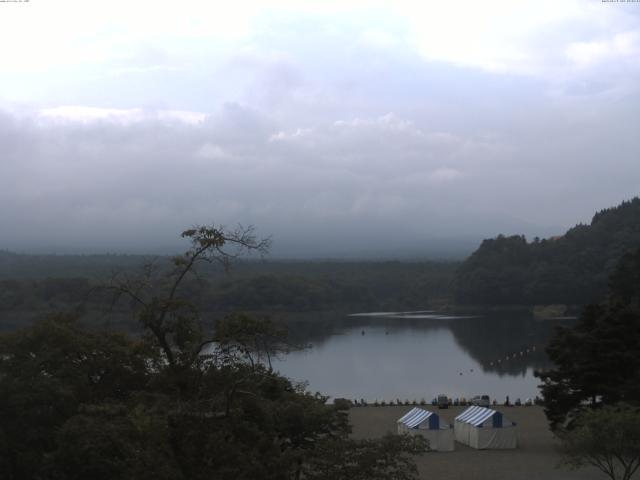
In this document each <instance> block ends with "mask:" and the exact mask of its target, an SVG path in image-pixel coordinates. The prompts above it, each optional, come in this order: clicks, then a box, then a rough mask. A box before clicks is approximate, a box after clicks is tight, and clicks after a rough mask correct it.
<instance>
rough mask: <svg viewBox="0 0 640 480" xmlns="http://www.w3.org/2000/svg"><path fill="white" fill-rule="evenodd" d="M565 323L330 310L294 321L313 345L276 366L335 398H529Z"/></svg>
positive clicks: (295, 331)
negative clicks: (546, 350)
mask: <svg viewBox="0 0 640 480" xmlns="http://www.w3.org/2000/svg"><path fill="white" fill-rule="evenodd" d="M567 324H570V322H567V321H562V322H560V321H550V320H545V321H537V320H534V319H532V318H531V317H530V316H523V315H517V314H508V315H504V314H502V315H496V314H491V315H478V316H452V315H443V314H437V313H434V312H407V313H402V312H373V313H369V314H367V313H362V314H355V315H349V316H347V315H325V316H323V317H322V318H318V319H306V320H303V321H299V322H293V323H292V324H291V327H290V329H291V332H292V335H293V336H294V338H295V339H296V340H297V341H299V342H304V343H307V344H308V345H310V348H308V349H306V350H303V351H296V352H292V353H290V354H288V355H286V356H284V357H282V358H280V359H279V360H277V361H275V362H274V368H275V369H276V370H279V371H280V372H281V373H282V374H284V375H286V376H287V377H289V378H291V379H293V380H296V381H303V380H307V381H308V382H309V389H310V390H312V391H319V392H322V393H323V394H326V395H330V396H332V397H334V398H336V397H345V398H351V399H361V398H364V399H365V400H367V401H370V402H371V401H373V400H376V399H377V400H386V401H389V400H395V399H397V398H399V399H401V400H405V399H408V400H413V399H416V400H420V399H422V398H424V399H426V400H427V401H430V400H431V399H432V398H433V397H435V396H436V395H438V394H440V393H445V394H447V395H449V396H450V397H454V398H455V397H465V398H469V397H472V396H474V395H479V394H488V395H490V396H491V398H492V399H493V398H496V399H497V400H498V401H504V399H505V397H506V396H507V395H509V397H510V399H511V401H514V400H515V399H516V398H521V399H522V400H523V401H524V400H525V399H526V398H529V397H531V398H533V397H535V396H536V395H537V394H538V390H537V385H538V383H539V381H538V380H537V379H536V378H535V377H534V376H533V372H534V370H536V369H544V368H547V367H549V366H550V365H549V361H548V359H547V357H546V355H545V353H544V346H545V344H546V342H547V340H548V339H549V337H550V336H551V335H552V334H553V332H554V329H555V327H556V326H558V325H567Z"/></svg>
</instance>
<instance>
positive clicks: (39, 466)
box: [0, 227, 426, 480]
mask: <svg viewBox="0 0 640 480" xmlns="http://www.w3.org/2000/svg"><path fill="white" fill-rule="evenodd" d="M247 232H249V233H247ZM250 232H251V231H250V230H249V231H247V230H240V231H237V232H232V233H228V232H225V231H224V230H221V229H216V228H213V227H198V228H196V229H192V230H187V231H186V232H184V233H183V237H186V238H188V239H189V240H190V241H191V248H190V249H189V251H188V252H187V253H186V254H185V255H182V256H179V257H176V258H174V259H173V263H172V267H171V268H170V269H168V270H167V269H164V270H163V269H161V268H157V267H155V266H148V267H147V268H145V270H144V275H142V276H138V277H127V276H125V275H120V276H118V277H116V278H115V279H114V281H113V282H112V283H111V284H110V285H109V289H110V290H111V291H113V292H115V293H117V294H118V295H119V296H120V297H122V296H124V297H125V298H128V299H129V300H130V301H131V302H133V303H134V304H135V305H137V307H138V308H137V317H138V320H139V321H140V322H141V324H142V326H143V328H144V331H145V333H146V334H145V335H144V336H143V337H142V338H140V339H133V338H129V337H127V336H125V335H121V334H114V333H110V332H91V331H87V330H85V329H84V328H83V327H82V326H81V324H80V323H79V319H77V318H75V317H69V316H64V315H58V316H55V317H52V318H50V319H47V320H44V321H42V322H39V323H37V324H35V325H34V326H32V327H30V328H28V329H24V330H21V331H17V332H14V333H9V334H4V335H0V392H2V395H0V478H2V479H8V480H22V479H51V480H76V479H77V480H80V479H86V478H91V479H93V480H102V479H104V480H107V479H131V480H134V479H135V480H138V479H147V478H148V479H167V480H168V479H177V480H181V479H184V480H187V479H188V480H200V479H202V480H204V479H207V480H209V479H212V478H213V479H229V480H231V479H234V480H235V479H273V480H281V479H282V480H286V479H302V478H329V477H326V476H325V477H322V476H321V475H320V473H318V472H322V471H326V468H324V467H330V468H332V469H334V470H333V471H335V472H338V471H357V472H358V475H359V476H358V477H351V478H372V479H377V478H397V479H399V480H405V479H409V478H413V477H414V476H415V472H416V469H415V466H413V463H412V460H411V457H410V456H409V454H412V453H417V452H420V451H424V450H425V448H426V445H425V444H424V442H423V441H421V440H420V439H419V438H418V439H416V438H403V437H398V436H392V437H388V438H385V439H383V440H380V441H375V440H370V441H354V440H351V439H349V430H350V428H349V425H348V421H347V412H346V411H345V410H344V409H343V408H342V407H341V406H340V405H338V406H334V405H328V404H327V403H326V401H327V397H324V396H322V395H320V394H317V393H316V394H312V393H310V392H308V391H306V390H305V388H304V386H303V385H296V384H293V383H292V382H291V381H290V380H288V379H287V378H284V377H281V376H280V375H278V374H277V373H275V372H273V371H272V370H271V369H270V368H267V366H265V365H264V364H263V363H262V362H261V361H260V358H261V355H262V352H264V350H265V349H266V350H267V351H270V349H272V348H274V345H275V346H277V345H278V342H280V341H281V340H282V337H281V334H282V332H281V331H280V330H279V329H275V328H274V327H273V325H271V324H270V323H269V322H265V321H252V320H251V319H250V317H246V316H235V317H232V318H230V319H228V320H227V321H226V322H222V323H221V327H220V330H219V331H218V332H209V333H208V334H207V332H205V330H204V328H203V326H202V323H201V321H200V320H201V319H200V316H199V312H198V311H197V309H196V308H195V307H194V306H193V305H191V304H190V303H189V302H187V301H185V300H184V297H183V296H182V290H181V287H182V285H183V282H184V279H185V278H186V277H187V275H191V274H195V267H196V265H197V264H198V263H200V262H202V261H218V262H220V263H221V264H222V265H223V266H225V267H227V266H228V262H229V261H230V260H231V259H232V258H234V257H235V256H236V255H237V254H239V253H241V252H246V251H253V250H256V251H260V252H264V251H266V247H267V246H268V242H266V241H261V240H257V239H255V237H253V234H252V233H250ZM228 247H232V248H233V250H226V248H228ZM216 335H217V337H216ZM216 338H217V341H213V340H214V339H216ZM335 452H340V455H337V456H336V455H335ZM333 478H350V477H346V476H344V475H342V476H340V475H337V476H334V477H333Z"/></svg>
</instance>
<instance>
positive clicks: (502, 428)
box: [454, 406, 517, 449]
mask: <svg viewBox="0 0 640 480" xmlns="http://www.w3.org/2000/svg"><path fill="white" fill-rule="evenodd" d="M454 430H455V437H456V441H457V442H460V443H464V444H465V445H469V446H470V447H473V448H478V449H487V448H516V446H517V437H516V424H515V423H514V422H512V421H510V420H508V419H507V418H506V417H505V416H504V415H503V414H502V413H501V412H499V411H497V410H492V409H490V408H485V407H478V406H473V407H469V408H467V409H466V410H465V411H464V412H462V413H461V414H460V415H458V416H457V417H456V418H455V426H454Z"/></svg>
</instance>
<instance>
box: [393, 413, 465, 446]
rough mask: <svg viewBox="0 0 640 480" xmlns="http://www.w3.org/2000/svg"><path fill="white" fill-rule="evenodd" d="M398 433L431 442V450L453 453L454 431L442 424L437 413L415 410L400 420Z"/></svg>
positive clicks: (447, 425)
mask: <svg viewBox="0 0 640 480" xmlns="http://www.w3.org/2000/svg"><path fill="white" fill-rule="evenodd" d="M398 433H399V434H403V433H408V434H409V435H421V436H423V437H424V438H426V439H427V440H429V448H430V449H431V450H436V451H439V452H451V451H453V429H452V428H451V426H450V425H449V424H447V423H442V422H441V421H440V417H439V416H438V414H437V413H434V412H430V411H428V410H423V409H422V408H418V407H416V408H413V409H411V410H409V411H408V412H407V413H406V414H405V415H403V416H402V417H401V418H400V419H399V420H398Z"/></svg>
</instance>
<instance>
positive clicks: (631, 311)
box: [538, 250, 640, 428]
mask: <svg viewBox="0 0 640 480" xmlns="http://www.w3.org/2000/svg"><path fill="white" fill-rule="evenodd" d="M547 352H548V354H549V356H550V358H551V360H553V362H554V363H555V365H556V368H555V369H553V370H549V371H546V372H542V373H538V376H539V377H540V378H541V379H542V380H543V382H544V383H543V385H542V387H541V389H542V393H543V396H544V401H545V411H546V414H547V417H548V418H549V421H550V422H551V425H552V428H557V427H559V426H562V425H563V424H564V423H566V422H567V421H568V420H570V419H571V418H572V417H574V416H575V415H576V414H577V413H578V411H579V410H580V409H582V408H586V407H587V406H599V405H601V404H604V405H612V404H615V403H617V402H627V403H630V404H639V405H640V250H637V251H636V252H635V253H628V254H626V255H624V256H623V257H622V259H621V260H620V262H619V264H618V268H617V269H616V271H615V273H614V274H613V275H612V277H611V287H610V293H609V298H608V300H607V301H606V302H605V303H603V304H600V305H589V306H588V307H586V308H585V309H584V312H583V314H582V316H581V317H580V320H579V322H578V324H577V325H576V326H575V327H573V328H562V329H559V331H558V333H557V334H556V336H555V337H554V338H553V339H552V340H551V342H550V345H549V347H548V348H547Z"/></svg>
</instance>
